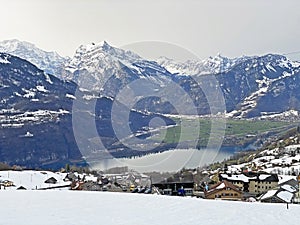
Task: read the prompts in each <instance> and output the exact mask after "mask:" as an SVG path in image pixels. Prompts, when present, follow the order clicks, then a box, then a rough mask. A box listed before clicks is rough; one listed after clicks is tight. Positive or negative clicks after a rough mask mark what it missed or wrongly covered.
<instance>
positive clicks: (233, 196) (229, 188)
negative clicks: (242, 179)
mask: <svg viewBox="0 0 300 225" xmlns="http://www.w3.org/2000/svg"><path fill="white" fill-rule="evenodd" d="M205 198H207V199H224V200H241V199H242V191H241V190H240V188H239V187H238V186H235V185H233V184H232V183H230V182H229V181H227V180H224V181H222V182H220V183H218V184H216V185H214V186H212V187H211V188H210V189H209V190H207V191H206V192H205Z"/></svg>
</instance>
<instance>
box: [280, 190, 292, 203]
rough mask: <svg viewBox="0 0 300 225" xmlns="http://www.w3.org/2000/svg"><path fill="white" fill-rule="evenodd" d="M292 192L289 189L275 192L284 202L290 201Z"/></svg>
mask: <svg viewBox="0 0 300 225" xmlns="http://www.w3.org/2000/svg"><path fill="white" fill-rule="evenodd" d="M293 196H294V194H293V193H291V192H289V191H280V192H278V193H277V197H278V198H280V199H282V200H283V201H285V202H291V201H292V199H293Z"/></svg>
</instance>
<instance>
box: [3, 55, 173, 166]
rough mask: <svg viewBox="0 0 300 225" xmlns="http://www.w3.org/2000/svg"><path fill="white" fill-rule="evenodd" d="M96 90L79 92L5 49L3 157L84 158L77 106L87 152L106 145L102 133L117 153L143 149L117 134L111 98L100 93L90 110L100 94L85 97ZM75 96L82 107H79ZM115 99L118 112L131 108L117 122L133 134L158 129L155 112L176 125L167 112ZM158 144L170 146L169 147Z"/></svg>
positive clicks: (51, 162) (51, 161)
mask: <svg viewBox="0 0 300 225" xmlns="http://www.w3.org/2000/svg"><path fill="white" fill-rule="evenodd" d="M75 92H76V93H77V94H78V95H76V94H75ZM92 95H93V93H90V92H88V91H85V92H84V93H82V92H80V91H78V86H77V85H76V84H75V83H74V82H73V81H63V80H60V79H59V78H57V77H55V76H52V75H49V74H46V73H45V72H44V71H42V70H40V69H39V68H37V67H36V66H34V65H33V64H31V63H30V62H28V61H26V60H24V59H21V58H19V57H16V56H12V55H9V54H7V53H0V162H6V163H9V164H18V165H22V166H28V167H39V168H40V167H47V166H49V167H52V168H53V167H56V168H57V167H58V168H59V167H63V166H64V165H65V163H70V162H72V161H73V160H74V161H77V162H82V161H83V160H82V158H81V157H82V155H81V154H82V152H80V151H79V146H78V145H77V141H81V139H80V140H79V139H75V135H74V129H73V128H74V126H73V124H72V117H73V116H74V111H76V115H78V116H77V118H78V120H77V121H76V124H80V125H82V126H81V128H82V129H83V134H81V137H83V136H84V138H83V141H84V144H82V146H84V147H86V148H87V149H84V151H85V153H89V150H91V151H95V149H101V146H99V145H97V144H95V143H94V141H93V140H94V139H95V138H99V137H100V138H103V140H102V143H103V145H105V147H106V149H109V150H111V151H112V153H111V154H112V155H114V156H115V157H122V156H132V155H136V154H141V153H140V152H139V151H136V150H132V149H131V148H129V147H127V146H124V145H123V144H122V142H119V140H118V138H117V137H116V134H115V132H114V129H113V127H112V121H114V118H111V109H112V104H113V102H112V99H111V98H106V97H102V98H101V97H99V96H98V97H97V96H96V97H95V98H96V101H97V104H96V106H95V107H94V108H93V109H90V108H89V107H87V105H89V104H90V102H93V101H94V100H95V99H89V98H86V96H92ZM75 100H78V101H77V105H78V104H81V106H82V108H80V107H79V108H76V109H75V110H74V108H73V103H74V101H75ZM114 104H115V105H116V106H117V107H118V109H119V111H118V112H120V113H121V112H123V111H125V112H130V117H129V118H128V119H127V118H125V119H124V118H123V117H121V116H120V117H117V118H116V120H117V122H116V123H117V124H118V127H121V130H122V127H123V126H126V125H127V124H128V123H129V124H130V128H131V135H133V136H134V135H135V134H141V132H143V131H149V130H151V129H154V128H157V127H155V124H154V123H152V124H150V121H151V120H152V119H153V118H155V117H159V118H160V119H162V120H164V121H165V124H166V125H174V124H175V123H174V122H173V121H172V120H171V119H168V118H166V117H163V116H159V115H153V114H147V115H145V114H142V113H140V112H136V111H131V109H128V108H127V107H126V106H125V105H122V104H119V103H117V102H116V101H115V102H114ZM94 111H95V112H94ZM95 113H96V114H95ZM122 115H124V114H122ZM91 121H92V124H96V127H97V128H96V129H97V131H96V133H93V132H91V129H90V127H89V124H90V122H91ZM124 130H125V129H124ZM147 135H149V134H145V136H147ZM150 144H151V143H150ZM102 147H103V146H102ZM159 147H160V148H161V149H162V148H164V149H166V146H159ZM161 149H160V150H161ZM80 150H82V149H80ZM85 157H88V155H85Z"/></svg>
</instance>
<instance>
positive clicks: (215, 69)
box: [157, 54, 252, 76]
mask: <svg viewBox="0 0 300 225" xmlns="http://www.w3.org/2000/svg"><path fill="white" fill-rule="evenodd" d="M251 58H252V57H249V56H242V57H238V58H233V59H230V58H227V57H224V56H222V55H220V54H218V55H216V56H214V57H209V58H207V59H204V60H198V61H197V60H188V61H186V62H177V61H175V60H172V59H169V58H166V57H160V58H158V60H157V62H158V64H159V65H161V66H163V67H164V68H166V69H167V70H168V71H170V72H171V73H175V74H179V75H188V76H191V75H193V76H194V75H206V74H218V73H221V72H226V71H229V70H230V69H231V68H232V67H234V66H236V65H238V64H239V63H242V62H244V61H246V60H248V59H251Z"/></svg>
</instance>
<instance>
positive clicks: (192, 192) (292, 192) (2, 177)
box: [0, 133, 300, 204]
mask: <svg viewBox="0 0 300 225" xmlns="http://www.w3.org/2000/svg"><path fill="white" fill-rule="evenodd" d="M299 153H300V144H299V134H298V133H296V134H295V135H292V136H289V137H288V138H283V139H282V140H279V141H277V142H275V143H271V144H270V145H268V147H266V148H265V149H263V150H260V151H256V152H250V153H248V154H245V153H244V155H235V156H233V157H232V158H230V159H228V160H225V161H223V162H222V163H216V164H212V165H210V166H207V167H203V168H195V169H187V168H182V169H181V170H180V171H177V172H173V173H171V172H169V173H162V172H147V173H140V172H137V171H134V170H131V169H129V168H128V167H127V166H124V167H116V168H111V169H109V170H106V171H90V170H89V169H84V168H77V167H70V166H69V165H66V168H63V169H61V170H60V171H42V170H41V171H39V170H26V169H23V168H21V167H19V166H13V167H11V168H9V167H4V166H2V167H1V171H0V191H9V190H37V191H38V190H61V191H62V190H67V191H101V192H122V193H123V192H124V193H136V194H156V195H166V196H183V197H197V198H203V199H215V200H230V201H246V202H263V203H286V204H290V203H294V204H299V203H300V189H299V185H300V175H299V172H300V154H299Z"/></svg>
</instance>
